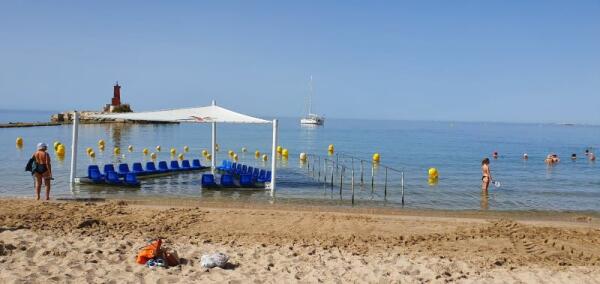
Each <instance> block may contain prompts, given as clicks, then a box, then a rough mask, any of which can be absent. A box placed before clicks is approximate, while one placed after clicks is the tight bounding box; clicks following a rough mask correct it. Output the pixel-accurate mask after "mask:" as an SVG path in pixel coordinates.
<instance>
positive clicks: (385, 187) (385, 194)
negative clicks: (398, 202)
mask: <svg viewBox="0 0 600 284" xmlns="http://www.w3.org/2000/svg"><path fill="white" fill-rule="evenodd" d="M387 170H388V168H387V167H385V182H384V185H383V199H384V200H387Z"/></svg>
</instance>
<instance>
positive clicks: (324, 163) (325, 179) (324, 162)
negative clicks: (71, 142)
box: [323, 158, 327, 183]
mask: <svg viewBox="0 0 600 284" xmlns="http://www.w3.org/2000/svg"><path fill="white" fill-rule="evenodd" d="M323 165H324V166H325V167H324V168H323V182H325V183H327V159H326V158H325V159H323Z"/></svg>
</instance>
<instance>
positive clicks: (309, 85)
mask: <svg viewBox="0 0 600 284" xmlns="http://www.w3.org/2000/svg"><path fill="white" fill-rule="evenodd" d="M308 90H309V93H308V114H309V115H310V114H311V113H312V95H313V78H312V75H310V81H309V82H308Z"/></svg>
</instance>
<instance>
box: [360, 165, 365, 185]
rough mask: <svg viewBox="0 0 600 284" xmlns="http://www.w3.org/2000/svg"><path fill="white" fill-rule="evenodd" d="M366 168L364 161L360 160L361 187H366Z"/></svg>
mask: <svg viewBox="0 0 600 284" xmlns="http://www.w3.org/2000/svg"><path fill="white" fill-rule="evenodd" d="M364 176H365V166H364V165H363V160H360V186H361V187H362V186H364V185H365V179H364Z"/></svg>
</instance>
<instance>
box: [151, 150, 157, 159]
mask: <svg viewBox="0 0 600 284" xmlns="http://www.w3.org/2000/svg"><path fill="white" fill-rule="evenodd" d="M150 158H151V159H152V160H156V153H154V152H153V153H151V154H150Z"/></svg>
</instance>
